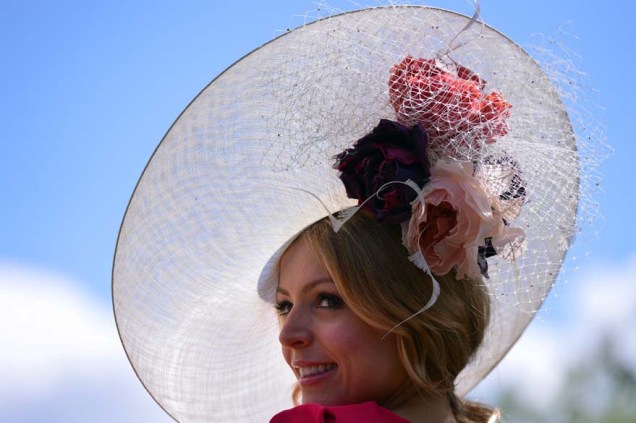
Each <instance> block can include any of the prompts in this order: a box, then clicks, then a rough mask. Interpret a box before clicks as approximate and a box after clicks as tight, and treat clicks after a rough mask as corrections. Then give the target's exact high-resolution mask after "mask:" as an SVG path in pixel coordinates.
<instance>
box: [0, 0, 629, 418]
mask: <svg viewBox="0 0 636 423" xmlns="http://www.w3.org/2000/svg"><path fill="white" fill-rule="evenodd" d="M329 3H330V5H331V6H334V7H337V8H342V9H345V10H347V9H351V8H352V6H351V3H350V2H347V1H335V0H334V1H331V2H329ZM480 3H481V8H482V17H483V19H484V20H485V22H486V23H488V24H490V25H492V26H494V27H495V28H497V29H499V30H500V31H501V32H503V33H504V34H506V35H508V36H509V37H510V38H512V39H513V40H515V41H517V42H518V43H520V44H521V45H528V44H531V43H532V40H533V34H536V33H543V34H548V35H550V34H553V33H555V32H557V30H558V29H559V28H560V27H564V26H565V27H567V28H568V31H569V32H570V33H571V34H573V35H574V36H575V37H569V38H568V39H567V45H568V47H569V48H571V49H572V50H574V51H576V52H577V53H578V54H579V55H580V56H581V59H580V61H579V63H578V65H579V66H580V68H581V69H582V70H583V71H585V72H586V73H587V75H588V77H589V83H590V85H591V86H592V87H594V88H595V89H596V90H597V91H595V92H594V93H593V95H592V97H593V98H594V99H595V100H596V103H597V104H598V105H599V106H602V110H600V111H599V113H598V114H597V117H598V119H599V121H600V122H602V123H603V124H604V126H605V133H606V135H607V138H608V140H609V143H610V144H611V145H612V147H613V148H614V150H615V153H614V154H613V155H612V156H611V157H610V158H609V159H608V160H607V161H606V162H605V163H604V165H603V167H602V173H603V180H602V182H601V188H602V193H601V194H600V195H598V196H597V200H598V201H599V202H600V204H601V215H602V219H598V220H597V222H596V224H595V226H594V227H593V228H591V229H593V230H592V231H590V234H589V235H587V236H585V237H584V238H585V242H584V243H582V245H577V246H576V247H575V249H574V254H573V255H576V256H580V257H582V258H581V259H580V260H579V262H580V266H581V268H582V270H581V271H580V272H579V273H578V274H577V275H570V276H569V278H568V279H569V281H568V284H567V285H565V287H561V288H559V289H557V293H558V294H559V298H557V299H552V300H550V309H551V310H554V311H552V313H549V314H548V315H547V317H545V318H544V319H543V320H542V321H540V322H538V323H539V325H540V326H541V327H542V328H543V329H542V330H546V331H554V330H555V328H559V327H560V325H563V324H565V323H563V322H569V323H568V324H572V325H575V324H576V322H577V319H578V318H579V317H580V316H579V315H578V314H577V313H578V312H577V309H576V307H575V306H573V305H572V304H575V305H576V303H575V302H574V301H573V300H572V299H574V298H579V296H580V295H583V296H585V294H581V292H580V291H581V290H582V288H580V287H584V286H587V285H586V283H588V282H585V281H586V280H589V277H588V278H587V279H586V277H587V276H589V275H591V274H593V275H595V278H596V283H598V284H604V283H605V281H603V279H604V275H607V277H609V276H610V275H612V277H613V278H615V279H619V280H618V281H616V280H612V281H608V282H607V285H608V291H610V294H611V293H612V292H613V293H614V294H615V298H614V297H612V296H610V297H609V299H608V300H607V301H608V303H607V304H617V305H618V306H620V305H621V304H633V302H632V303H629V302H628V300H626V299H625V296H626V295H627V296H628V297H629V298H632V297H633V295H634V289H633V288H631V287H632V286H634V285H635V284H634V282H636V272H635V271H634V270H633V269H634V266H633V265H632V263H634V261H635V260H636V247H635V246H634V244H633V243H632V240H633V238H634V236H635V235H636V230H635V229H634V225H632V224H631V223H630V222H631V218H632V217H633V215H634V212H633V208H634V205H635V202H634V199H633V197H632V196H631V195H632V194H633V193H634V187H633V182H632V181H633V178H634V176H635V172H634V168H635V166H634V162H633V157H634V156H635V155H636V149H635V147H634V135H633V133H632V131H631V129H630V128H631V124H633V121H634V117H633V101H632V100H633V98H635V96H636V87H635V83H634V77H633V76H632V73H633V68H634V66H635V65H636V60H635V49H634V47H633V40H636V34H635V29H634V25H633V22H631V19H632V17H633V16H634V15H636V6H635V4H634V3H633V2H629V1H622V2H613V4H612V6H611V7H607V6H606V5H607V3H606V2H598V1H592V0H585V1H576V2H575V1H560V2H556V1H554V0H537V1H533V2H512V1H509V0H508V1H506V0H483V1H482V2H480ZM428 4H430V5H433V6H441V7H444V8H448V9H452V10H457V11H460V12H463V13H466V14H470V13H471V10H472V9H471V6H470V2H467V1H463V0H453V1H451V0H447V1H430V2H428ZM315 7H316V6H315V4H313V3H312V2H309V1H306V0H300V1H299V0H295V1H292V0H284V1H282V0H279V1H276V2H263V1H259V2H256V1H242V2H236V1H215V2H211V1H183V2H173V1H152V2H151V1H147V0H143V1H136V2H124V1H122V0H115V1H109V2H87V1H59V2H51V1H38V0H28V1H23V0H0V64H1V67H0V96H1V97H0V98H1V99H2V101H0V145H1V146H2V152H3V160H2V166H0V199H1V200H0V204H1V206H0V222H1V223H0V293H1V294H0V295H2V296H4V300H2V299H0V304H1V305H3V306H4V308H5V310H4V312H3V313H4V314H3V315H0V316H4V317H3V321H2V322H1V323H0V329H1V330H0V345H13V346H14V348H15V351H14V352H15V354H18V353H19V351H32V349H31V350H29V349H28V348H27V347H28V346H29V345H31V344H34V345H35V347H33V346H32V347H33V348H36V349H38V350H39V352H38V353H37V354H40V355H37V354H36V352H33V354H31V353H23V354H22V357H21V358H20V357H17V358H16V356H15V355H14V356H11V352H10V351H9V352H7V350H8V348H5V352H4V353H0V358H2V357H4V358H5V360H4V361H3V360H0V374H3V375H4V374H6V373H5V372H8V371H9V370H10V363H14V364H15V363H17V364H15V366H14V367H13V370H14V372H13V373H11V374H12V375H13V376H12V377H14V379H11V378H6V377H3V376H0V420H3V421H4V420H7V419H8V418H17V419H19V420H21V421H44V416H48V417H47V419H46V420H47V421H113V420H117V419H118V420H120V421H160V420H159V419H160V418H161V411H160V410H159V409H158V408H157V407H156V406H155V405H154V403H153V402H152V400H151V399H150V398H149V397H147V396H146V394H145V393H144V392H143V389H142V388H141V385H140V384H139V383H137V382H136V380H135V379H134V375H133V373H132V370H129V369H128V368H127V363H125V357H124V354H123V350H122V349H121V348H120V347H119V345H118V344H117V342H118V340H117V337H116V332H115V330H114V320H113V319H112V316H111V315H110V271H111V266H112V256H113V252H114V246H115V241H116V237H117V232H118V229H119V225H120V223H121V219H122V217H123V214H124V211H125V208H126V205H127V202H128V200H129V197H130V195H131V193H132V190H133V188H134V186H135V183H136V182H137V179H138V177H139V176H140V174H141V172H142V170H143V168H144V166H145V164H146V162H147V160H148V159H149V157H150V155H151V154H152V152H153V150H154V148H155V147H156V145H157V144H158V143H159V141H160V140H161V138H162V136H163V135H164V133H165V132H166V130H167V129H168V128H169V127H170V125H171V124H172V122H173V121H174V120H175V119H176V117H177V116H178V114H179V113H180V112H181V111H182V110H183V108H184V107H185V106H187V104H188V103H189V101H190V100H191V99H192V98H193V97H194V96H195V95H196V94H197V93H198V92H199V91H200V90H201V89H202V88H203V87H205V86H206V85H207V84H208V83H209V82H210V81H211V80H212V79H213V78H214V77H215V76H216V75H217V74H218V73H220V72H221V71H222V70H223V69H225V68H226V67H228V66H230V65H231V64H232V63H233V62H234V61H236V60H237V59H239V58H240V57H241V56H243V55H244V54H246V53H248V52H249V51H251V50H253V49H254V48H256V47H258V46H259V45H261V44H263V43H264V42H266V41H268V40H269V39H271V38H273V37H274V36H276V35H279V34H280V33H281V32H282V31H284V30H286V29H287V28H293V27H296V26H298V25H299V24H301V23H302V21H303V19H302V17H301V16H300V15H302V14H303V12H305V11H306V10H310V9H314V8H315ZM594 230H597V231H598V235H595V234H593V233H592V232H594ZM579 279H580V280H581V282H580V283H578V282H577V281H578V280H579ZM599 279H600V280H599ZM610 282H611V283H610ZM588 284H589V285H590V286H592V287H594V286H595V285H594V281H591V282H589V283H588ZM612 289H615V292H614V291H612ZM626 293H627V294H626ZM2 301H3V302H2ZM11 304H13V305H14V308H11ZM15 304H21V306H20V307H17V306H15ZM603 304H606V303H603ZM599 306H600V305H599ZM593 307H594V306H593V305H592V308H593ZM609 307H610V308H611V307H612V306H611V305H610V306H609ZM9 310H13V311H12V312H11V313H14V314H11V313H10V312H9ZM65 312H67V315H65ZM56 313H57V314H56ZM68 313H70V314H68ZM73 313H75V314H73ZM630 315H631V316H632V317H631V318H632V319H634V317H633V315H634V312H633V311H632V312H631V314H630ZM16 316H17V317H16ZM56 316H57V317H56ZM69 316H71V317H69ZM58 317H59V320H56V318H58ZM10 319H14V320H13V321H11V320H10ZM30 319H31V320H30ZM38 319H39V320H38ZM91 319H94V320H91ZM77 320H84V322H85V323H86V324H87V325H88V323H89V322H93V324H91V325H88V326H87V325H83V326H82V325H80V324H79V323H78V322H77ZM610 320H611V319H610ZM56 322H57V323H56ZM69 322H71V323H72V322H75V323H72V324H73V325H74V324H77V327H76V326H73V325H71V326H72V330H71V328H70V326H69ZM61 326H64V327H65V328H66V329H67V330H66V331H64V328H61ZM12 328H13V329H12ZM96 328H98V329H99V330H96ZM568 330H569V329H568ZM7 333H8V335H7ZM42 334H49V335H50V339H48V338H47V336H46V335H42ZM73 334H74V335H73ZM64 336H67V337H68V339H67V338H64ZM3 337H5V339H4V340H3ZM37 337H41V338H42V339H41V340H40V341H38V342H39V343H38V342H35V341H33V339H34V338H37ZM29 339H30V340H31V341H28V340H29ZM38 339H39V338H38ZM27 341H28V342H27ZM91 346H94V348H91ZM2 348H4V347H2ZM20 348H24V350H20ZM42 351H50V352H51V354H50V356H49V355H48V354H43V353H42ZM87 351H88V352H87ZM3 354H4V355H3ZM82 354H84V355H82ZM31 356H33V357H31ZM29 357H31V358H29ZM31 359H32V360H31ZM29 360H31V361H29ZM56 360H58V361H56ZM67 362H68V363H72V364H69V365H68V366H66V365H59V363H67ZM97 362H101V363H102V364H103V363H104V362H106V364H105V365H104V366H106V367H99V366H98V365H97V364H94V363H97ZM20 363H21V364H20ZM34 363H36V364H37V363H39V364H37V365H41V366H43V367H42V369H43V370H42V373H39V374H44V373H46V375H47V376H46V377H50V384H49V385H50V386H44V385H46V384H43V382H42V383H40V382H41V381H40V382H38V381H37V379H38V376H37V375H38V372H36V371H35V370H33V369H34V368H37V365H36V364H34ZM20 366H23V367H20ZM34 366H35V367H34ZM64 366H66V367H64ZM108 366H111V367H108ZM3 367H4V369H3ZM49 367H51V368H53V367H56V368H58V370H59V371H58V372H57V373H56V372H52V370H51V369H49V370H51V371H49V370H44V369H47V368H49ZM98 367H99V368H100V369H102V370H99V369H98V370H95V369H97V368H98ZM91 368H94V369H93V370H91ZM16 369H24V370H23V371H24V372H27V371H28V369H31V370H33V372H34V375H30V376H33V383H31V382H28V380H31V379H29V377H30V376H29V377H27V376H25V374H24V373H20V372H17V370H16ZM104 369H106V370H104ZM112 369H117V370H116V371H114V370H113V371H111V370H112ZM21 371H22V370H21ZM511 371H512V370H511ZM64 372H66V373H64ZM100 372H101V373H100ZM49 373H50V374H49ZM91 374H92V376H91ZM42 377H43V378H44V376H42ZM27 379H28V380H27ZM504 379H505V376H499V380H504ZM25 380H27V382H28V383H27V382H25ZM47 380H48V379H47ZM16 386H18V388H19V389H18V388H16ZM3 398H11V399H12V401H14V402H15V404H17V405H15V406H7V405H2V404H3V403H5V404H6V402H4V401H3ZM78 398H80V399H82V401H78V400H77V399H78ZM115 404H116V405H115ZM18 405H20V406H19V407H18ZM36 409H38V410H39V411H36ZM69 409H73V410H74V411H69ZM65 413H67V414H65ZM73 413H74V414H73ZM166 420H167V419H166Z"/></svg>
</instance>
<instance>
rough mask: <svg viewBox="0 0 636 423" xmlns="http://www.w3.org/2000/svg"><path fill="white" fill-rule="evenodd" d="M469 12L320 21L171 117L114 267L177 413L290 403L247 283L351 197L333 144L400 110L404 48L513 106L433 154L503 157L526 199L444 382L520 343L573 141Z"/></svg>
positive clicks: (537, 291)
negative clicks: (475, 334)
mask: <svg viewBox="0 0 636 423" xmlns="http://www.w3.org/2000/svg"><path fill="white" fill-rule="evenodd" d="M470 23H471V18H469V17H466V16H463V15H460V14H456V13H454V12H450V11H445V10H440V9H435V8H427V7H419V6H418V7H413V6H390V7H380V8H372V9H364V10H359V11H355V12H350V13H343V14H338V15H334V16H330V17H327V18H324V19H320V20H318V21H315V22H313V23H310V24H307V25H304V26H302V27H300V28H298V29H295V30H293V31H289V32H287V33H285V34H283V35H282V36H280V37H278V38H276V39H274V40H273V41H271V42H269V43H267V44H265V45H263V46H262V47H260V48H258V49H256V50H254V51H253V52H251V53H249V54H248V55H246V56H245V57H243V58H242V59H241V60H239V61H238V62H236V63H235V64H234V65H232V66H231V67H229V68H228V69H227V70H225V71H224V72H223V73H222V74H221V75H219V76H218V77H217V78H215V79H214V80H213V81H212V82H211V83H210V84H209V85H208V86H207V87H206V88H205V89H203V91H201V93H200V94H199V95H198V96H197V97H196V98H195V99H194V100H193V101H192V102H191V104H190V105H189V106H188V107H187V108H186V109H185V111H184V112H183V113H182V114H181V115H180V116H179V118H178V119H177V120H176V122H175V123H174V124H173V125H172V127H171V128H170V130H169V131H168V133H167V134H166V135H165V137H164V138H163V140H162V141H161V143H160V144H159V146H158V147H157V149H156V151H155V152H154V154H153V155H152V158H151V159H150V161H149V163H148V165H147V166H146V168H145V170H144V172H143V174H142V176H141V178H140V180H139V182H138V184H137V186H136V188H135V191H134V194H133V196H132V198H131V200H130V203H129V205H128V208H127V210H126V215H125V218H124V221H123V223H122V226H121V230H120V233H119V238H118V242H117V249H116V253H115V261H114V267H113V304H114V311H115V316H116V321H117V327H118V330H119V334H120V336H121V340H122V343H123V345H124V348H125V350H126V353H127V355H128V358H129V360H130V362H131V364H132V365H133V367H134V369H135V372H136V373H137V375H138V377H139V378H140V380H141V381H142V383H143V384H144V386H145V388H146V389H147V390H148V392H149V393H150V394H151V395H152V396H153V398H154V399H155V400H156V401H157V402H158V403H159V404H160V405H161V407H163V408H164V409H165V410H166V412H168V413H169V414H170V415H171V416H172V417H174V418H175V419H177V420H179V421H236V422H255V421H267V419H269V418H270V417H271V416H272V415H273V414H275V413H276V412H277V411H280V410H282V409H285V408H289V407H290V406H291V405H292V399H291V393H292V386H293V383H294V381H295V378H294V376H293V374H292V372H291V371H290V370H289V369H288V368H287V365H286V363H285V362H284V360H283V358H282V355H281V352H280V345H279V342H278V330H279V327H278V322H277V315H276V313H275V312H274V310H273V308H272V305H271V303H269V302H268V301H267V300H268V296H267V293H264V292H263V290H262V289H261V291H260V293H259V290H258V281H259V279H262V274H263V271H264V269H266V268H267V266H268V263H269V266H270V268H269V270H267V271H270V270H271V264H272V257H276V254H279V252H280V251H281V246H284V245H286V244H287V243H288V242H289V240H290V239H292V238H293V237H294V236H295V234H297V233H299V231H301V230H302V229H303V228H305V227H307V226H308V225H310V224H311V223H313V222H315V221H317V220H319V219H321V218H323V217H325V216H326V215H327V214H328V211H330V212H338V211H341V210H344V209H347V208H348V207H351V206H355V205H356V204H357V201H356V200H353V199H351V198H348V197H347V193H346V191H345V189H344V187H343V184H342V181H341V180H340V179H339V174H338V172H337V171H336V170H334V169H333V164H334V156H335V155H337V154H339V153H341V152H342V151H344V150H345V149H347V148H348V147H349V146H351V145H352V144H353V143H354V142H355V141H356V140H358V139H360V138H362V137H363V136H364V135H365V134H368V133H369V132H370V131H371V130H372V129H373V128H375V127H376V126H377V125H378V123H379V122H380V121H381V120H382V119H396V109H395V106H394V104H392V100H393V99H392V98H391V95H390V89H389V84H388V81H389V77H390V73H391V70H392V69H394V66H395V65H396V64H399V63H402V62H403V61H404V60H405V58H407V57H411V58H415V60H417V58H424V59H427V60H429V59H430V60H434V59H436V58H440V57H443V58H445V60H446V62H444V63H446V65H445V64H444V63H441V62H440V64H439V66H447V65H448V64H449V63H454V64H457V66H458V67H457V68H455V70H454V72H455V73H457V69H467V70H468V69H469V70H470V72H471V74H473V75H476V76H477V79H476V80H475V81H478V84H480V85H482V88H483V89H484V90H485V91H486V92H497V93H500V94H501V96H503V98H505V102H506V103H507V104H509V106H510V107H506V121H505V125H506V129H505V131H500V133H499V134H498V137H497V139H496V142H491V140H490V141H489V140H488V139H487V138H484V139H483V140H481V141H480V143H479V145H478V146H470V148H463V147H466V142H465V141H466V140H464V141H463V142H461V143H460V142H459V141H452V139H455V140H456V139H458V138H457V137H450V139H451V141H449V142H451V143H452V142H455V144H449V145H452V146H453V148H452V151H453V154H448V151H450V149H445V148H441V149H438V150H435V151H432V152H431V157H433V159H441V158H445V155H446V154H448V155H449V157H450V160H455V161H464V162H470V163H472V165H473V166H474V169H478V168H480V166H481V168H482V169H483V168H487V167H488V166H490V171H491V172H492V174H494V175H498V173H497V172H498V169H499V168H500V167H501V166H503V165H506V166H507V168H508V169H510V168H514V175H516V176H518V177H520V178H521V180H523V200H522V203H523V204H522V205H519V204H517V205H518V206H520V209H519V210H518V211H517V212H515V215H514V216H513V220H512V221H511V222H506V225H508V224H509V223H510V224H511V225H512V226H514V227H516V228H520V229H522V230H523V233H524V237H523V245H524V248H523V254H521V255H519V256H515V257H513V259H512V260H510V257H501V255H494V256H491V257H488V258H487V264H488V278H484V279H483V280H484V282H485V283H486V285H487V287H488V290H489V293H490V295H491V296H492V298H493V301H492V318H491V324H490V326H489V327H488V330H487V333H486V337H485V341H484V344H483V346H482V347H481V348H480V350H479V351H478V353H477V354H476V356H475V358H474V359H473V361H472V362H471V363H470V364H469V366H468V367H467V368H466V369H465V370H464V371H463V372H462V373H461V374H460V375H459V377H458V379H457V393H458V394H459V395H464V394H466V393H467V392H468V391H470V390H471V389H472V388H473V387H474V386H475V385H476V384H477V383H478V382H479V381H480V380H481V379H482V378H483V377H484V376H485V375H486V374H487V373H488V372H489V371H490V370H491V369H492V368H493V367H494V366H495V365H496V364H497V363H498V362H499V361H500V360H501V358H502V357H503V356H504V355H505V354H506V352H507V351H508V350H509V349H510V347H511V346H512V345H513V344H514V343H515V341H516V340H517V339H518V337H519V336H520V335H521V333H522V332H523V330H524V329H525V328H526V326H527V325H528V323H529V322H530V321H531V319H532V318H533V315H534V313H535V312H536V311H537V310H538V309H539V307H540V306H541V304H542V302H543V300H544V299H545V297H546V295H547V294H548V292H549V291H550V288H551V286H552V284H553V282H554V280H555V278H556V277H557V275H558V274H559V271H560V269H561V266H562V263H563V261H564V258H565V254H566V252H567V250H568V248H569V247H570V245H571V242H572V239H573V236H574V235H575V233H576V232H577V205H578V203H579V194H580V181H581V180H580V175H581V173H580V161H579V154H578V149H577V136H576V134H575V132H574V131H573V127H572V124H571V121H570V119H569V116H568V113H567V110H566V108H565V106H564V103H563V101H562V97H561V92H560V89H561V87H559V86H555V84H553V82H552V80H551V79H550V77H548V76H547V75H546V74H545V72H544V70H543V69H542V68H541V66H540V65H539V64H538V63H537V62H535V61H534V60H533V58H532V57H530V56H529V55H528V54H527V53H526V52H525V51H524V50H523V49H522V48H520V47H519V46H518V45H517V44H515V43H514V42H513V41H511V40H510V39H508V38H507V37H506V36H504V35H502V34H501V33H499V32H497V31H496V30H494V29H493V28H491V27H489V26H487V25H484V24H482V23H479V22H477V23H473V24H472V25H470ZM460 67H461V68H460ZM448 72H449V73H453V70H449V71H448ZM393 103H395V101H393ZM438 141H439V140H438ZM482 141H483V142H482ZM460 144H461V145H460ZM437 145H438V146H439V143H438V144H437ZM462 146H463V147H462ZM499 175H501V174H499ZM507 186H508V185H506V184H504V185H502V187H501V188H502V190H501V193H502V194H503V191H505V188H506V187H507ZM405 254H407V252H406V250H405ZM440 295H444V287H443V286H442V287H441V293H440Z"/></svg>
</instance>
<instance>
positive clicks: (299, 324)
mask: <svg viewBox="0 0 636 423" xmlns="http://www.w3.org/2000/svg"><path fill="white" fill-rule="evenodd" d="M278 340H279V341H280V343H281V345H282V346H283V347H291V348H302V347H305V346H308V345H310V344H311V342H312V340H313V330H312V319H311V316H310V315H309V313H307V312H306V311H304V310H302V309H300V308H298V307H294V308H292V309H291V310H290V311H289V313H288V314H287V316H286V317H285V319H284V320H283V322H282V325H281V328H280V333H279V334H278Z"/></svg>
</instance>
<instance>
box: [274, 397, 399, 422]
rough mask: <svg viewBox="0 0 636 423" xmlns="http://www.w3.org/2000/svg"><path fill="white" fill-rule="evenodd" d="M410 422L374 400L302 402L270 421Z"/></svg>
mask: <svg viewBox="0 0 636 423" xmlns="http://www.w3.org/2000/svg"><path fill="white" fill-rule="evenodd" d="M360 421H364V422H367V423H411V422H410V421H408V420H406V419H404V418H402V417H400V416H398V415H397V414H394V413H392V412H391V411H389V410H387V409H386V408H383V407H380V406H379V405H377V404H376V403H375V402H364V403H361V404H352V405H338V406H323V405H319V404H304V405H299V406H298V407H294V408H292V409H290V410H285V411H282V412H280V413H278V414H276V415H275V416H274V417H273V418H272V419H271V420H270V423H293V422H308V423H354V422H355V423H357V422H360Z"/></svg>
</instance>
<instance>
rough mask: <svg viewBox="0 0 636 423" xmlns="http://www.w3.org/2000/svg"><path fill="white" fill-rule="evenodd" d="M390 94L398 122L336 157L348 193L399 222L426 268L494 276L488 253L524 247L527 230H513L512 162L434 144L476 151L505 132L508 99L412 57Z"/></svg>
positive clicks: (518, 200) (397, 69)
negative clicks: (469, 157) (441, 154)
mask: <svg viewBox="0 0 636 423" xmlns="http://www.w3.org/2000/svg"><path fill="white" fill-rule="evenodd" d="M389 87H390V88H389V95H390V100H391V104H392V105H393V107H394V108H395V111H396V113H397V118H398V120H399V122H395V121H391V120H386V119H384V120H381V121H380V123H379V125H378V126H377V127H376V128H374V129H373V131H372V132H371V133H369V134H368V135H366V136H364V137H363V138H361V139H360V140H358V141H357V142H356V143H355V144H354V145H353V147H351V148H348V149H347V150H345V151H343V152H342V153H340V154H339V155H337V156H336V164H335V166H334V167H335V168H336V169H337V170H339V171H340V172H341V173H340V179H341V180H342V182H343V183H344V185H345V188H346V190H347V195H348V196H349V197H350V198H354V199H357V200H358V204H359V205H360V206H362V207H363V208H365V209H366V210H368V211H369V212H370V213H371V214H372V215H373V217H374V218H375V219H376V220H377V221H379V222H386V223H393V224H402V228H403V243H404V245H405V247H406V248H407V249H408V251H409V254H411V256H416V255H419V256H420V257H422V258H423V260H424V262H425V263H424V265H423V266H425V267H426V268H427V270H428V269H430V271H432V272H433V273H435V274H439V275H443V274H446V273H448V272H449V271H450V270H451V269H453V268H455V269H456V272H457V278H458V279H462V278H464V277H468V278H477V277H479V275H483V276H485V277H488V264H487V261H486V259H487V258H488V257H491V256H493V255H498V256H500V257H502V258H504V259H507V260H514V259H515V258H517V257H519V256H520V255H521V254H523V252H524V249H525V233H524V231H523V230H522V229H520V228H514V227H511V226H510V224H509V222H510V221H512V220H513V219H515V218H516V217H517V215H518V214H519V212H520V210H521V206H522V205H523V202H524V200H525V195H526V192H525V186H524V183H523V179H522V178H521V172H520V170H519V167H518V165H517V163H516V162H514V161H513V160H512V159H508V158H498V159H494V158H493V159H489V158H486V159H483V160H481V161H480V162H472V161H461V160H457V158H456V157H453V156H452V155H450V157H449V156H446V157H445V158H439V159H438V160H437V161H436V162H435V163H434V164H432V165H431V162H430V159H429V157H430V151H431V150H435V149H436V148H438V147H441V148H445V150H446V151H448V150H449V149H448V148H446V147H445V145H442V143H445V144H446V145H451V146H454V145H457V144H461V143H464V144H465V145H467V146H468V147H469V148H475V149H479V148H480V147H481V143H482V142H486V143H490V142H494V139H495V138H496V137H498V136H503V135H505V134H506V133H507V131H508V126H507V125H506V122H505V120H506V118H507V117H508V116H509V114H510V111H509V109H510V107H511V106H510V105H509V104H508V103H507V102H506V101H505V100H504V99H503V97H502V96H501V95H500V94H499V93H496V92H493V93H490V94H484V93H483V90H484V88H485V82H484V81H483V80H482V79H481V78H479V77H478V76H477V75H475V74H474V73H473V72H471V71H470V70H469V69H467V68H465V67H462V66H459V65H455V69H454V71H453V72H451V71H450V70H446V69H444V68H442V66H441V65H440V64H439V63H438V62H437V61H436V60H429V59H415V58H413V57H411V56H408V57H406V58H405V59H404V60H403V61H402V62H400V63H399V64H397V65H396V66H394V67H393V68H392V69H391V75H390V80H389Z"/></svg>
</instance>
